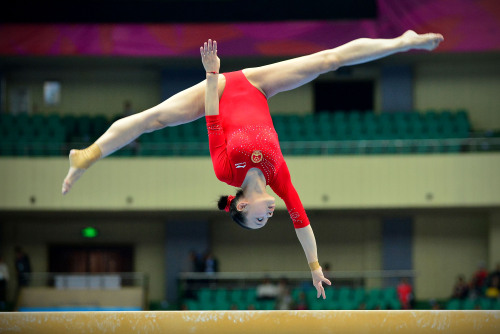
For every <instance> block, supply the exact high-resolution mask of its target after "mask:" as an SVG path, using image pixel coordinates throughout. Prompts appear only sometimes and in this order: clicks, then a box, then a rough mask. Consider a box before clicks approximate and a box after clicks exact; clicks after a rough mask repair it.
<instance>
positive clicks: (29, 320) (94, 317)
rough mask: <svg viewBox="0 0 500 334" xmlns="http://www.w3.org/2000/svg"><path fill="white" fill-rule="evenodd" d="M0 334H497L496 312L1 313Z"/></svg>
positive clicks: (499, 316) (499, 320)
mask: <svg viewBox="0 0 500 334" xmlns="http://www.w3.org/2000/svg"><path fill="white" fill-rule="evenodd" d="M0 332H2V333H37V334H45V333H47V334H49V333H50V334H58V333H85V334H86V333H94V334H95V333H118V334H126V333H163V334H165V333H172V334H179V333H209V334H211V333H217V334H219V333H231V334H240V333H252V334H255V333H257V334H263V333H273V334H280V333H286V334H290V333H301V334H303V333H309V334H320V333H377V334H378V333H398V334H400V333H408V334H409V333H411V334H414V333H454V334H460V333H464V334H465V333H467V334H470V333H500V311H187V312H183V311H165V312H146V311H143V312H34V313H29V312H26V313H24V312H22V313H18V312H16V313H1V314H0Z"/></svg>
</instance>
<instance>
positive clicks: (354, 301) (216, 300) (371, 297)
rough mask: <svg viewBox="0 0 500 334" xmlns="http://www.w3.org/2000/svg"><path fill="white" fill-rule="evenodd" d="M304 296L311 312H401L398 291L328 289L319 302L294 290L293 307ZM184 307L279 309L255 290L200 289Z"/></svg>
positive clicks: (313, 296)
mask: <svg viewBox="0 0 500 334" xmlns="http://www.w3.org/2000/svg"><path fill="white" fill-rule="evenodd" d="M301 295H302V296H303V297H304V298H305V303H306V305H307V308H308V309H311V310H328V309H329V310H335V309H338V310H351V309H360V308H362V309H370V310H374V309H396V310H399V309H401V304H400V302H399V299H398V296H397V293H396V289H395V288H386V289H370V290H365V289H364V288H356V289H354V288H349V287H339V288H335V287H333V288H329V290H328V294H327V299H325V300H323V299H318V298H316V292H315V291H313V290H308V291H304V290H302V289H301V288H295V289H293V290H292V292H291V297H292V299H293V301H294V304H296V305H297V304H299V302H300V300H301ZM183 304H184V305H185V306H186V307H187V308H188V309H189V310H229V309H239V310H247V309H251V308H255V309H257V310H272V309H275V308H276V301H274V300H259V299H258V298H257V291H256V289H235V290H227V289H214V290H211V289H201V290H199V291H198V294H197V298H196V299H185V300H183Z"/></svg>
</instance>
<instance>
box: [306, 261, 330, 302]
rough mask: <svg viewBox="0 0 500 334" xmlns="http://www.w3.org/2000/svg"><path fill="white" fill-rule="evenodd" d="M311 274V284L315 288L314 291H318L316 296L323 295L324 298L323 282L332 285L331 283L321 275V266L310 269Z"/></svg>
mask: <svg viewBox="0 0 500 334" xmlns="http://www.w3.org/2000/svg"><path fill="white" fill-rule="evenodd" d="M311 274H312V279H313V285H314V287H315V288H316V291H318V295H317V296H316V297H317V298H319V297H320V296H323V299H326V296H325V288H324V287H323V282H325V283H326V284H328V285H332V283H331V282H330V281H329V280H328V279H327V278H326V277H325V276H324V275H323V270H322V269H321V268H318V269H316V270H313V271H311Z"/></svg>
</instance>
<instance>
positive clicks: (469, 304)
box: [462, 298, 477, 310]
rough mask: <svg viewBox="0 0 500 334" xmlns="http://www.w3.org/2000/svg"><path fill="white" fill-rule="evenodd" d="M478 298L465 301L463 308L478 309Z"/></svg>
mask: <svg viewBox="0 0 500 334" xmlns="http://www.w3.org/2000/svg"><path fill="white" fill-rule="evenodd" d="M476 304H477V300H475V299H472V298H469V299H466V300H464V301H463V304H462V308H463V309H464V310H474V309H476Z"/></svg>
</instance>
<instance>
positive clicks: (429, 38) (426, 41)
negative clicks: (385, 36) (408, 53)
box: [401, 30, 444, 51]
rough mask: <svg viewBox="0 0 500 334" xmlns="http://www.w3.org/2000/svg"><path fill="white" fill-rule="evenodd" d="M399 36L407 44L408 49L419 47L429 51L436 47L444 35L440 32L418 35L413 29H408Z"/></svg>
mask: <svg viewBox="0 0 500 334" xmlns="http://www.w3.org/2000/svg"><path fill="white" fill-rule="evenodd" d="M401 37H402V38H403V40H404V41H405V43H406V44H407V45H408V50H410V49H419V50H428V51H431V50H434V49H435V48H437V46H438V45H439V43H441V42H442V41H444V37H443V35H441V34H433V33H429V34H422V35H419V34H417V33H416V32H414V31H413V30H408V31H407V32H405V33H404V34H403V35H402V36H401Z"/></svg>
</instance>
